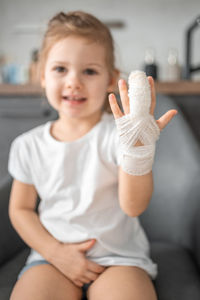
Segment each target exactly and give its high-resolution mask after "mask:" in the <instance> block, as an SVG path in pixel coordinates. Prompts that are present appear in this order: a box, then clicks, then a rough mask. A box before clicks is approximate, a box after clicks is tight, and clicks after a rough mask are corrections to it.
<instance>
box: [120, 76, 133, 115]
mask: <svg viewBox="0 0 200 300" xmlns="http://www.w3.org/2000/svg"><path fill="white" fill-rule="evenodd" d="M118 86H119V94H120V99H121V102H122V107H123V110H124V113H125V114H129V112H130V105H129V97H128V88H127V84H126V81H125V80H123V79H120V80H119V82H118Z"/></svg>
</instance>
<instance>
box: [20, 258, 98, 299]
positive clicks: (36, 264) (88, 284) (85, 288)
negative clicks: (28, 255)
mask: <svg viewBox="0 0 200 300" xmlns="http://www.w3.org/2000/svg"><path fill="white" fill-rule="evenodd" d="M48 264H49V262H48V261H46V260H36V261H33V262H32V263H30V264H27V265H25V266H24V267H23V269H22V270H21V271H20V273H19V275H18V277H17V279H20V277H21V276H22V275H23V274H24V273H25V272H26V271H27V270H28V269H30V268H31V267H34V266H38V265H48ZM91 284H92V282H90V283H85V284H84V285H83V287H82V291H83V297H82V300H86V299H87V297H86V293H87V290H88V288H89V286H90V285H91Z"/></svg>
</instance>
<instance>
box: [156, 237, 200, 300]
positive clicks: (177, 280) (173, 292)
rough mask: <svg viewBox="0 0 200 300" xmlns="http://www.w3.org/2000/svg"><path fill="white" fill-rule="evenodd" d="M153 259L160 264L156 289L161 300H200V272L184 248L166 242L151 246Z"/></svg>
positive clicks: (191, 256)
mask: <svg viewBox="0 0 200 300" xmlns="http://www.w3.org/2000/svg"><path fill="white" fill-rule="evenodd" d="M151 251H152V252H151V254H152V255H151V256H152V259H153V260H154V261H155V262H156V263H157V264H158V276H157V278H156V280H155V287H156V290H157V293H158V299H159V300H177V299H181V300H188V299H192V300H199V299H200V278H199V270H198V267H197V265H196V263H195V260H194V257H193V255H192V254H191V253H190V252H189V251H188V250H187V249H184V248H183V247H181V246H179V245H176V244H169V243H165V242H153V243H152V244H151Z"/></svg>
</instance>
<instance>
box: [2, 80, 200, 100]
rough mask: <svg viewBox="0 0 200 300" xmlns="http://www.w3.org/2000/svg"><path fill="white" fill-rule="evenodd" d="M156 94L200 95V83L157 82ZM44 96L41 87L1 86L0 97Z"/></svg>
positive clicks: (29, 85)
mask: <svg viewBox="0 0 200 300" xmlns="http://www.w3.org/2000/svg"><path fill="white" fill-rule="evenodd" d="M155 86H156V92H157V93H158V94H166V95H200V81H184V80H183V81H177V82H164V81H156V82H155ZM27 95H31V96H44V95H45V93H44V89H42V88H41V87H40V86H39V85H31V84H24V85H13V84H0V96H27Z"/></svg>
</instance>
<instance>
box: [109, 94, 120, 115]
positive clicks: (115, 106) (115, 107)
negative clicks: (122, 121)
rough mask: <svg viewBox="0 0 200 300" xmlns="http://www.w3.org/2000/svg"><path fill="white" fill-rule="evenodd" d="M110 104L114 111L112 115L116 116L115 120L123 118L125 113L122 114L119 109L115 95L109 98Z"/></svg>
mask: <svg viewBox="0 0 200 300" xmlns="http://www.w3.org/2000/svg"><path fill="white" fill-rule="evenodd" d="M108 99H109V103H110V107H111V110H112V113H113V115H114V118H115V119H118V118H121V117H122V116H123V113H122V112H121V109H120V108H119V105H118V103H117V99H116V97H115V95H114V94H110V95H109V97H108Z"/></svg>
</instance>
